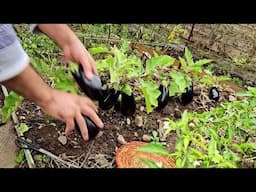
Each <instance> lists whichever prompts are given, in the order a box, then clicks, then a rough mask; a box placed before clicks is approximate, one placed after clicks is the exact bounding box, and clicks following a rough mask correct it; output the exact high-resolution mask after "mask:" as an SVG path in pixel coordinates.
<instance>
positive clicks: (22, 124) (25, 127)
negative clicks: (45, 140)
mask: <svg viewBox="0 0 256 192" xmlns="http://www.w3.org/2000/svg"><path fill="white" fill-rule="evenodd" d="M18 129H19V130H20V132H21V133H25V132H27V131H28V130H29V127H28V126H27V125H26V124H25V123H21V124H20V126H19V128H18Z"/></svg>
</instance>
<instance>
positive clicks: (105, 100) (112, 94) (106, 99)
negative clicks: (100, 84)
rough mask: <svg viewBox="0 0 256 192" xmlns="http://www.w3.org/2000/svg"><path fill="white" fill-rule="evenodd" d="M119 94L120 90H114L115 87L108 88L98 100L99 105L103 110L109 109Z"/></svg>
mask: <svg viewBox="0 0 256 192" xmlns="http://www.w3.org/2000/svg"><path fill="white" fill-rule="evenodd" d="M119 95H120V91H116V90H115V89H110V90H109V91H108V92H107V93H105V94H104V95H103V96H102V98H101V99H100V100H99V107H100V108H101V109H103V110H108V109H111V108H112V107H113V106H114V105H115V104H116V103H117V100H118V97H119Z"/></svg>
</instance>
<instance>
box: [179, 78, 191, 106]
mask: <svg viewBox="0 0 256 192" xmlns="http://www.w3.org/2000/svg"><path fill="white" fill-rule="evenodd" d="M193 96H194V89H193V82H191V83H190V86H189V87H188V88H186V92H185V93H182V94H181V97H180V100H181V104H182V105H187V104H189V103H190V102H191V101H192V100H193Z"/></svg>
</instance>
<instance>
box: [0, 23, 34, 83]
mask: <svg viewBox="0 0 256 192" xmlns="http://www.w3.org/2000/svg"><path fill="white" fill-rule="evenodd" d="M28 64H29V56H28V55H27V53H26V52H25V51H24V49H23V48H22V46H21V43H20V41H19V38H18V37H17V34H16V32H15V31H14V29H13V27H12V25H11V24H0V82H2V81H5V80H8V79H11V78H13V77H15V76H17V75H18V74H20V73H21V72H22V71H23V70H24V69H25V68H26V67H27V65H28Z"/></svg>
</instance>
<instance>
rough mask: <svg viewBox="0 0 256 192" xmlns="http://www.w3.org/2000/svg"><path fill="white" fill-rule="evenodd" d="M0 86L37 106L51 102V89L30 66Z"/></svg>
mask: <svg viewBox="0 0 256 192" xmlns="http://www.w3.org/2000/svg"><path fill="white" fill-rule="evenodd" d="M1 84H3V85H4V86H6V87H7V88H8V89H10V90H14V91H15V92H17V93H19V94H20V95H22V96H24V97H26V98H28V99H30V100H31V101H34V102H35V103H36V104H37V105H39V106H41V105H43V104H44V103H46V102H47V101H49V100H51V94H50V93H51V88H50V87H49V86H48V85H47V84H46V83H45V82H44V81H43V79H42V78H41V77H40V76H39V75H38V74H37V73H36V71H35V70H34V69H33V68H32V67H31V66H30V65H28V66H27V67H26V68H25V70H24V71H22V72H21V73H20V74H19V75H17V76H15V77H14V78H12V79H9V80H7V81H4V82H1Z"/></svg>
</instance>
